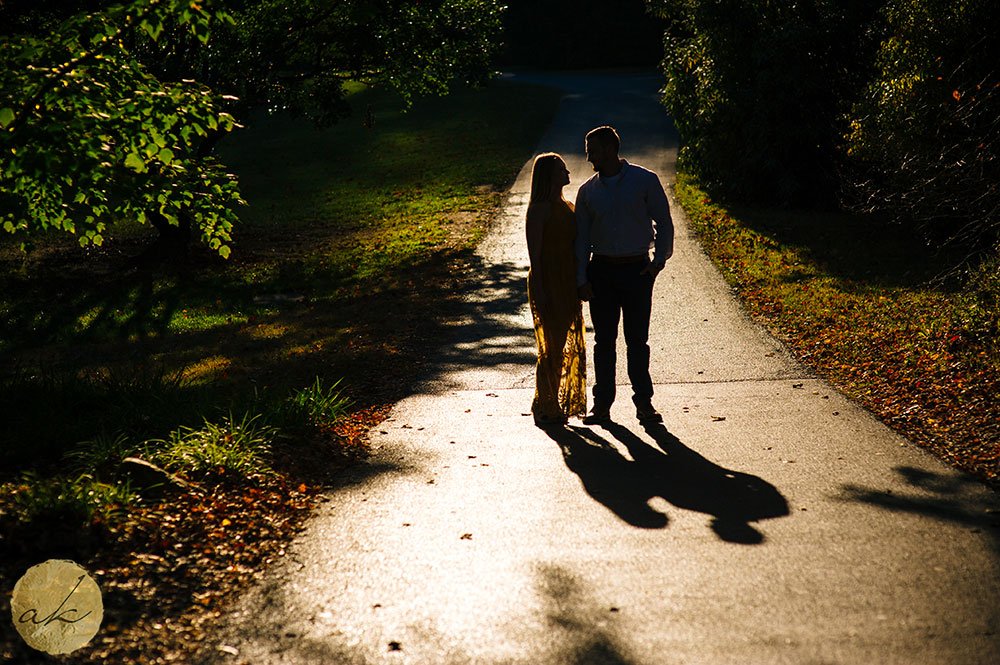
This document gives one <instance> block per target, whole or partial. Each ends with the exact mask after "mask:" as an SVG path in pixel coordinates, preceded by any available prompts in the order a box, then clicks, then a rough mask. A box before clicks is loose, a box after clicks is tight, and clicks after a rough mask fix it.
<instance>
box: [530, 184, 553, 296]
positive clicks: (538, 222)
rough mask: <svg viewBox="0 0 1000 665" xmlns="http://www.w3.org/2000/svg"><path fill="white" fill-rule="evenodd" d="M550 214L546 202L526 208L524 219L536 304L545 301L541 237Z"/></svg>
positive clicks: (549, 207)
mask: <svg viewBox="0 0 1000 665" xmlns="http://www.w3.org/2000/svg"><path fill="white" fill-rule="evenodd" d="M551 212H552V204H551V203H549V202H548V201H545V202H542V203H536V204H534V205H529V206H528V213H527V215H526V219H525V235H526V236H527V241H528V259H529V260H530V261H531V272H532V275H533V280H532V283H533V285H534V287H535V298H536V302H537V303H538V304H544V303H545V302H546V301H547V294H546V292H545V283H544V281H543V280H542V237H543V235H544V231H545V222H546V220H547V219H548V218H549V214H550V213H551Z"/></svg>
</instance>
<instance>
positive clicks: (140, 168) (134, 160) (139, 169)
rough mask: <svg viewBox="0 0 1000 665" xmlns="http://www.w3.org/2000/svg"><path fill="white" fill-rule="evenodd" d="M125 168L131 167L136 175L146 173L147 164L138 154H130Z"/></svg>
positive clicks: (126, 158) (126, 159)
mask: <svg viewBox="0 0 1000 665" xmlns="http://www.w3.org/2000/svg"><path fill="white" fill-rule="evenodd" d="M125 166H127V167H129V168H130V169H132V170H133V171H135V172H136V173H145V171H146V162H145V161H144V160H143V159H142V157H140V156H139V155H138V153H134V152H130V153H129V154H128V155H126V157H125Z"/></svg>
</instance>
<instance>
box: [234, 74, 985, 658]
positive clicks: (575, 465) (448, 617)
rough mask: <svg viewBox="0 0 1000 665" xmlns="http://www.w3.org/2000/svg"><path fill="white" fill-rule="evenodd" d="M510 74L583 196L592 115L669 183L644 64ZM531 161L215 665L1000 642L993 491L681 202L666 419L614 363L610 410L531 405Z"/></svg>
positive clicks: (660, 395)
mask: <svg viewBox="0 0 1000 665" xmlns="http://www.w3.org/2000/svg"><path fill="white" fill-rule="evenodd" d="M520 79H521V80H528V81H535V82H540V83H549V84H552V85H556V86H558V87H561V88H563V89H564V90H565V91H566V96H565V97H564V98H563V100H562V102H561V105H560V108H559V111H558V114H557V117H556V118H555V120H554V123H553V125H552V128H551V130H550V131H549V133H548V134H547V136H546V137H545V138H544V139H543V140H542V141H541V142H540V144H539V146H538V151H539V152H541V151H546V150H554V151H557V152H560V153H561V154H563V156H564V157H565V158H566V160H567V165H568V166H569V169H570V171H571V172H572V174H571V176H570V177H571V185H570V186H569V187H567V189H566V196H567V198H568V199H570V200H573V198H574V197H575V193H576V188H577V187H578V186H579V185H580V184H581V183H582V182H583V181H584V180H586V178H588V177H589V176H590V175H591V173H592V170H591V168H590V165H589V164H587V163H586V161H585V157H584V154H583V136H584V134H585V133H586V131H587V130H589V129H591V128H593V127H595V126H597V125H601V124H611V125H613V126H615V127H616V128H617V129H618V130H619V133H620V134H621V137H622V155H623V156H625V157H626V158H627V159H629V160H630V161H632V162H634V163H637V164H641V165H643V166H646V167H647V168H651V169H653V170H654V171H656V172H657V173H659V174H660V176H661V178H662V180H663V182H664V183H665V185H668V192H669V185H670V184H671V183H672V180H673V171H674V162H675V159H676V146H677V139H676V134H675V133H674V132H673V130H672V127H671V124H670V121H669V119H668V118H667V117H666V115H665V114H664V112H663V110H662V107H660V106H659V105H658V103H657V95H656V90H657V88H658V86H659V85H660V81H659V79H658V78H657V77H655V76H650V75H641V74H628V75H626V74H618V75H613V74H607V75H591V76H584V75H572V74H566V75H547V76H541V75H539V76H528V75H520ZM529 168H530V162H529V164H527V165H526V166H525V169H524V170H523V171H522V172H521V175H520V177H519V178H518V180H517V182H516V183H515V185H514V186H513V187H512V189H511V191H510V193H509V196H508V198H507V202H506V204H505V207H504V210H503V213H502V214H501V215H500V217H499V219H497V220H496V223H495V224H494V228H493V229H492V231H491V234H490V235H489V236H488V237H487V239H486V240H485V241H484V242H483V244H482V245H481V248H480V256H481V259H482V280H481V286H480V288H479V289H478V290H476V291H475V292H474V293H472V294H470V296H469V299H468V307H467V314H466V316H465V317H463V318H461V319H458V320H456V321H454V322H452V324H451V325H450V326H449V332H450V337H448V338H447V339H443V340H442V346H441V348H440V349H439V350H437V351H436V353H435V355H436V358H437V360H436V362H435V363H434V364H433V367H432V368H431V371H429V372H428V375H427V377H426V381H425V382H424V384H423V386H422V388H421V390H420V391H419V393H418V394H415V395H413V396H412V397H410V398H408V399H406V400H403V401H402V402H400V403H399V404H398V405H397V407H396V408H395V409H394V410H393V412H392V414H391V416H390V418H389V419H388V420H387V421H386V422H384V423H383V424H382V425H380V426H379V427H378V428H376V430H375V431H374V432H373V433H372V434H373V436H372V439H373V449H374V455H373V457H372V459H371V461H370V462H369V463H368V464H365V465H362V466H359V467H356V468H354V469H351V470H349V471H347V472H346V473H345V474H344V475H343V478H342V485H341V486H340V487H339V488H337V489H335V490H332V491H331V492H330V493H329V496H328V501H327V502H326V503H324V504H323V507H322V508H321V509H320V510H319V512H318V514H317V515H316V516H315V518H314V519H313V520H312V521H311V523H310V525H309V528H308V529H307V531H306V532H304V533H303V534H302V535H301V537H300V538H299V539H298V540H297V541H296V542H295V544H294V546H293V547H292V548H291V549H290V551H289V552H288V553H287V555H286V556H285V557H284V558H283V560H282V562H281V563H280V564H278V565H276V567H275V568H274V569H273V570H272V571H271V572H269V573H268V577H267V580H266V581H265V582H264V583H263V584H261V585H260V586H259V587H257V588H255V589H254V590H252V591H251V592H250V593H248V594H247V595H246V596H245V598H244V599H243V600H242V601H241V602H240V604H239V607H238V608H237V609H236V610H235V611H234V612H233V613H232V614H231V615H230V616H228V617H224V620H223V621H222V623H221V625H220V626H219V632H218V635H217V638H216V641H217V643H218V645H219V646H220V647H223V650H221V651H218V652H217V657H216V661H217V662H219V663H240V662H248V663H254V664H267V663H441V664H444V663H491V664H492V663H539V664H549V663H551V664H556V663H560V664H561V663H574V664H583V663H588V664H590V663H593V664H598V663H609V664H624V663H635V664H639V663H643V664H647V663H648V664H654V663H665V664H672V663H692V664H694V663H698V664H702V663H704V664H706V665H707V664H722V663H741V664H756V663H761V664H764V663H767V664H770V663H795V664H800V663H801V664H810V665H821V664H822V665H832V664H845V665H846V664H849V663H851V664H853V663H857V664H866V665H867V664H872V663H879V664H882V665H885V664H891V663H928V664H930V663H933V664H943V663H949V664H951V663H954V664H969V665H973V664H975V665H984V664H988V663H998V662H1000V566H998V562H1000V497H998V496H997V494H995V493H993V492H991V491H989V490H987V489H986V488H985V487H983V486H982V485H980V484H979V483H977V482H976V481H974V480H972V479H971V478H970V477H968V476H966V475H964V474H962V473H960V472H957V471H955V470H953V469H951V468H949V467H947V466H945V465H943V464H942V463H940V462H939V461H938V460H936V459H934V458H933V457H931V456H930V455H928V454H926V453H924V452H923V451H922V450H920V449H918V448H917V447H915V446H914V445H912V444H911V443H909V442H908V441H906V440H905V439H903V438H900V437H899V436H897V435H895V434H894V433H892V432H891V431H890V430H889V429H887V428H886V427H885V426H883V425H882V424H880V423H879V422H878V421H877V420H876V419H874V418H873V417H872V416H871V415H870V414H869V413H867V412H866V411H864V410H862V409H860V408H859V407H857V406H855V405H853V404H852V403H851V402H849V401H848V400H846V399H845V398H844V397H842V396H841V395H840V394H839V393H837V392H836V391H835V390H834V389H832V388H831V387H830V386H829V385H827V384H826V383H824V382H823V381H821V380H819V379H817V378H816V377H815V376H813V375H812V374H811V373H810V372H809V371H808V370H807V369H806V368H804V367H802V366H800V365H799V364H798V363H797V362H796V361H795V360H794V359H793V358H792V357H791V356H790V355H789V353H788V352H787V351H786V350H785V349H784V348H783V347H782V346H781V344H779V343H778V342H777V341H775V340H774V339H773V338H772V337H770V336H769V335H768V334H767V333H766V332H765V331H763V330H761V329H760V328H758V327H756V326H754V325H753V324H752V323H751V322H750V321H749V320H748V319H747V318H746V316H745V315H744V314H743V312H742V311H741V309H740V307H739V306H738V304H737V303H736V302H735V301H734V299H733V296H732V294H731V292H730V290H729V289H728V287H727V286H726V284H725V283H724V281H723V280H722V278H721V277H720V276H719V275H718V273H717V272H716V271H715V270H714V269H713V268H712V266H711V265H710V263H709V262H708V260H707V258H706V257H705V255H704V254H703V253H702V251H701V249H700V248H699V246H698V244H697V242H696V241H695V240H694V239H693V238H692V237H691V235H690V232H689V230H688V225H687V222H686V221H685V219H684V216H683V214H682V213H681V211H680V210H679V209H677V208H676V207H675V208H674V209H673V212H674V221H675V225H676V228H677V238H676V244H675V253H674V257H673V258H672V259H671V260H670V261H669V262H668V263H667V268H666V270H665V271H664V272H663V273H661V274H660V276H659V277H658V279H657V283H656V287H655V291H654V304H653V317H654V318H653V323H652V325H651V335H650V346H651V348H652V363H651V364H652V373H653V379H654V382H655V384H656V394H655V396H654V398H653V403H654V405H655V406H656V407H657V408H658V409H659V410H660V411H661V412H662V413H663V415H664V424H663V426H662V427H655V428H649V429H648V430H647V429H644V428H642V427H640V426H639V424H638V422H637V421H636V420H635V415H634V413H633V411H632V407H631V400H629V394H630V391H629V388H628V385H627V379H626V375H625V371H624V367H619V370H618V371H619V383H620V384H621V386H620V388H619V396H618V401H617V402H616V404H615V407H614V408H613V409H612V416H613V418H614V420H615V424H613V425H610V426H607V427H585V426H582V425H580V424H579V422H577V421H572V422H571V425H570V426H569V427H567V428H565V429H559V430H555V431H549V432H546V431H543V430H541V429H538V428H536V427H535V426H534V425H533V421H532V418H531V417H530V415H529V410H530V404H531V399H532V394H533V377H534V338H533V335H532V331H531V321H530V315H529V312H528V309H527V303H526V295H525V277H526V274H527V264H528V261H527V254H526V250H525V247H524V231H523V219H524V211H525V207H526V205H527V191H528V182H529V175H530V174H529ZM588 326H589V317H588ZM590 352H591V348H590V347H589V345H588V353H590ZM619 358H620V360H622V361H623V360H624V353H619ZM589 375H590V376H592V369H590V370H589Z"/></svg>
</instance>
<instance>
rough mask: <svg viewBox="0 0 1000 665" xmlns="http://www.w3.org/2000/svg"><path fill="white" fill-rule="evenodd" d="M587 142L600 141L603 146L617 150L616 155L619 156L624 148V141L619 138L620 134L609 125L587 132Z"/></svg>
mask: <svg viewBox="0 0 1000 665" xmlns="http://www.w3.org/2000/svg"><path fill="white" fill-rule="evenodd" d="M585 140H587V141H598V142H600V143H602V144H603V145H608V146H611V147H613V148H614V149H615V154H617V153H618V151H619V150H621V147H622V140H621V139H620V138H618V132H616V131H615V128H614V127H609V126H607V125H604V126H603V127H598V128H596V129H592V130H590V131H589V132H587V136H586V139H585Z"/></svg>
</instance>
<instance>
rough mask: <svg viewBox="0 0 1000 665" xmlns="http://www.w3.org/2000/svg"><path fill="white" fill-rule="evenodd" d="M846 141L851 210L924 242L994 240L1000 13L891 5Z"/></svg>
mask: <svg viewBox="0 0 1000 665" xmlns="http://www.w3.org/2000/svg"><path fill="white" fill-rule="evenodd" d="M880 18H881V20H882V21H883V22H884V25H883V27H882V30H883V39H882V41H881V46H880V48H879V51H878V53H877V56H876V60H875V64H876V70H875V72H874V76H873V78H872V80H871V82H870V84H869V85H868V87H867V90H866V91H865V94H864V95H863V96H862V97H861V98H860V99H859V101H858V102H857V103H856V104H855V105H854V106H853V108H852V109H851V111H850V115H849V119H850V127H849V129H848V130H847V132H846V133H845V140H846V147H847V154H848V157H849V165H850V166H851V173H850V176H851V177H850V184H851V185H852V186H853V187H854V194H855V198H854V199H853V201H852V203H853V205H854V206H855V207H856V208H859V209H861V210H865V211H868V210H873V211H874V210H878V211H883V212H886V213H888V214H889V215H891V216H892V217H894V218H896V219H898V220H901V221H904V222H908V223H914V224H915V225H916V227H917V229H918V230H919V231H920V232H922V233H923V234H924V235H925V236H926V238H927V240H928V241H930V242H934V243H947V242H955V243H957V244H959V245H960V246H962V247H964V248H966V249H968V250H970V251H972V252H976V251H981V250H989V249H991V248H993V247H994V246H995V244H996V242H997V240H998V239H1000V219H998V214H997V213H998V209H1000V190H998V188H997V183H998V182H1000V160H998V159H997V152H998V150H1000V41H998V40H997V38H996V35H997V31H998V29H1000V12H997V11H996V6H995V3H993V2H991V1H990V0H965V1H962V0H958V1H956V0H892V1H891V2H889V3H888V5H887V6H886V7H885V9H884V11H883V12H882V13H881V15H880Z"/></svg>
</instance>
